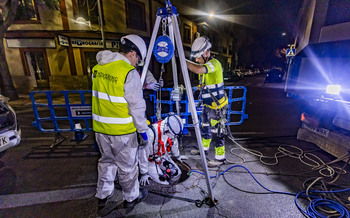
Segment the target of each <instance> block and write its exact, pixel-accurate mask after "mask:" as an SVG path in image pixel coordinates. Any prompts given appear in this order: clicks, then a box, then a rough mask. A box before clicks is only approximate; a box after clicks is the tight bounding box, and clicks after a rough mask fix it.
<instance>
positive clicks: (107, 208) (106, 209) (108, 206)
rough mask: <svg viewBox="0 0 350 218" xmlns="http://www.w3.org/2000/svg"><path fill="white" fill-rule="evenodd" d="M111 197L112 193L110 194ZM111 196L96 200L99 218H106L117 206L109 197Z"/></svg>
mask: <svg viewBox="0 0 350 218" xmlns="http://www.w3.org/2000/svg"><path fill="white" fill-rule="evenodd" d="M112 195H113V193H112ZM112 195H110V196H108V197H106V198H104V199H98V211H97V214H98V215H99V216H102V217H103V216H106V215H108V214H109V213H110V212H112V211H113V210H114V209H115V208H116V207H117V206H118V205H117V202H116V201H112V200H111V197H112Z"/></svg>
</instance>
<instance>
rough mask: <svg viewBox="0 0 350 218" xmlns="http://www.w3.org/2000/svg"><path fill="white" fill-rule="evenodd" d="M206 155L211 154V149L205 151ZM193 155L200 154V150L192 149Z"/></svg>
mask: <svg viewBox="0 0 350 218" xmlns="http://www.w3.org/2000/svg"><path fill="white" fill-rule="evenodd" d="M204 153H205V155H208V154H209V151H204ZM191 154H192V155H200V154H201V153H200V151H199V150H198V149H194V150H191Z"/></svg>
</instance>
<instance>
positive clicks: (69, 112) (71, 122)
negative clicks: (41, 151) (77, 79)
mask: <svg viewBox="0 0 350 218" xmlns="http://www.w3.org/2000/svg"><path fill="white" fill-rule="evenodd" d="M29 95H30V98H31V100H32V108H33V112H34V117H35V121H33V123H32V124H33V126H34V127H37V128H38V129H39V131H41V132H46V133H49V132H54V133H55V139H54V143H53V144H52V145H51V146H50V147H53V146H55V145H58V144H60V143H61V142H63V141H64V140H65V139H66V138H67V137H65V136H63V135H62V134H61V132H75V136H74V138H73V139H72V140H73V141H83V140H85V139H86V137H87V135H85V134H84V131H92V128H91V127H90V126H91V125H90V123H89V121H90V122H91V119H92V117H91V115H92V113H91V103H86V100H85V97H86V96H85V95H88V99H89V100H90V101H91V90H77V91H75V90H74V91H33V92H31V93H30V94H29ZM73 95H74V96H73ZM70 97H71V99H70ZM73 97H76V98H75V99H74V98H73ZM77 97H78V98H77ZM54 101H58V102H59V103H54ZM72 101H73V102H72ZM47 109H48V111H47ZM39 112H40V114H41V113H44V115H43V116H40V115H39ZM58 113H59V114H64V115H57V114H58ZM60 122H67V123H60ZM82 124H83V126H82Z"/></svg>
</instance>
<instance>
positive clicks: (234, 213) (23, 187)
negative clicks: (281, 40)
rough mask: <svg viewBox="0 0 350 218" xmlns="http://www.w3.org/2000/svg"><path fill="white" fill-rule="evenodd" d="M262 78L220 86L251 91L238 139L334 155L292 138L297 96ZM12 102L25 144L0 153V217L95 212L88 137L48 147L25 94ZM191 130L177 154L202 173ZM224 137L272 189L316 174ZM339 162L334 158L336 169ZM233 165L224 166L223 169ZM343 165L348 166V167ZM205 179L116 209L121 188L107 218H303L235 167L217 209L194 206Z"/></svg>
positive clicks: (217, 188) (261, 146)
mask: <svg viewBox="0 0 350 218" xmlns="http://www.w3.org/2000/svg"><path fill="white" fill-rule="evenodd" d="M263 81H264V75H262V74H261V75H256V76H252V77H247V78H245V79H244V80H243V81H239V82H235V83H228V84H225V85H227V86H229V85H235V86H241V85H242V86H246V87H247V88H248V92H247V107H246V113H247V114H248V116H249V117H248V119H247V120H245V121H244V123H243V124H242V125H240V126H232V127H231V131H232V134H233V136H234V137H235V139H236V143H238V144H240V145H242V146H243V147H245V148H249V149H254V150H258V151H259V152H262V153H263V154H264V155H267V156H273V155H274V154H275V153H276V152H278V151H279V149H280V148H281V146H282V147H283V148H286V149H288V150H290V151H293V152H296V153H299V152H300V150H299V149H302V150H303V151H304V152H312V153H313V154H314V155H317V156H318V157H319V158H321V159H322V160H323V161H324V162H328V161H330V160H334V159H335V158H334V157H332V156H330V155H328V154H327V153H325V152H323V151H322V150H320V149H319V148H318V147H317V146H315V145H312V144H309V143H306V142H301V141H298V140H297V139H296V133H297V130H298V128H299V125H300V121H299V120H300V118H299V116H300V111H301V108H302V105H303V104H302V102H301V100H298V99H292V98H286V97H285V95H284V92H283V88H284V87H283V85H284V83H276V84H274V83H269V84H264V83H263ZM10 103H11V105H13V107H14V109H15V110H16V112H17V114H18V117H19V121H20V125H21V129H22V142H21V143H20V145H19V146H17V147H14V148H12V149H9V150H8V151H7V152H6V153H5V154H4V156H3V157H1V158H0V217H97V200H96V199H95V198H94V192H95V186H96V180H97V170H96V165H97V160H98V157H99V153H98V152H97V151H96V149H95V145H94V140H93V134H92V133H91V132H90V133H88V135H89V137H88V138H87V139H86V140H85V141H83V142H81V143H76V142H74V141H71V140H70V139H71V138H72V137H73V136H74V134H73V133H64V135H66V136H68V138H67V140H65V141H64V142H63V143H61V144H60V145H58V146H56V147H53V148H50V145H51V144H52V143H53V139H54V135H53V134H43V133H40V132H39V131H38V130H37V129H36V128H34V127H32V121H34V115H33V112H32V109H31V103H30V102H29V98H22V99H20V100H18V101H16V102H10ZM190 132H191V135H190V136H184V138H183V147H184V149H183V150H182V151H181V153H182V155H187V156H188V157H189V159H188V160H185V162H186V163H187V164H188V165H189V166H190V167H191V169H192V170H198V171H203V168H202V166H201V160H200V157H199V156H192V155H190V151H191V149H193V148H195V147H196V141H195V140H196V139H195V136H194V132H193V131H190ZM226 142H227V146H226V154H227V159H228V161H230V162H234V163H235V164H239V165H243V166H244V167H246V168H247V169H249V170H250V171H251V172H252V173H253V175H254V176H255V177H256V179H257V180H258V181H259V182H261V183H262V184H263V185H265V186H267V187H268V188H269V189H272V190H278V191H284V192H293V193H297V192H299V191H302V190H304V188H303V182H304V181H305V180H306V179H308V178H310V177H317V176H320V172H318V171H315V170H312V167H311V166H310V165H312V164H314V163H313V162H308V164H309V165H306V164H303V163H302V162H301V161H300V160H299V159H298V158H295V157H292V156H290V157H284V158H279V159H278V161H279V162H278V163H277V164H276V165H273V163H274V162H275V159H269V158H265V159H264V158H263V159H262V160H261V161H259V157H257V156H256V155H253V154H251V153H249V152H247V151H246V150H242V149H238V148H239V147H238V145H237V144H236V143H234V142H232V141H231V140H229V139H226ZM291 146H295V147H291ZM213 157H214V149H213V148H211V150H210V154H209V156H208V158H209V159H210V158H213ZM263 162H264V163H265V164H263ZM306 162H307V161H306ZM343 164H344V162H339V163H336V166H338V167H342V166H343ZM231 166H233V165H232V164H231V165H225V166H223V167H221V169H220V170H221V171H220V172H222V171H223V170H224V169H228V168H229V167H231ZM185 168H186V167H185ZM216 170H217V169H211V170H210V175H215V174H216V173H217V172H216ZM345 170H347V171H349V170H350V168H349V166H346V168H345ZM324 173H325V174H327V172H324ZM203 178H204V177H203V176H202V175H201V174H199V173H197V172H193V173H192V174H191V175H190V176H189V178H187V179H186V180H185V181H184V182H182V183H179V184H177V185H174V186H170V187H160V186H158V185H156V184H154V183H152V184H151V185H150V186H149V187H148V189H149V190H150V193H149V196H148V198H147V199H146V200H145V201H144V202H142V203H140V204H138V205H137V206H135V208H134V209H133V210H131V211H128V210H124V209H123V208H121V201H122V200H121V197H120V196H121V192H120V190H117V192H116V195H115V198H116V201H118V206H117V210H115V211H113V212H111V213H110V214H109V215H108V217H124V216H130V217H204V216H205V217H304V216H303V215H302V214H301V213H300V212H299V210H298V209H297V207H296V205H295V204H294V197H293V196H289V195H278V194H271V193H270V194H266V193H267V191H266V190H264V189H262V188H261V187H260V186H259V185H258V184H257V183H256V182H255V181H254V180H253V179H252V177H251V176H250V175H249V174H248V173H247V171H246V170H245V169H243V168H242V167H239V166H237V167H235V168H233V169H230V171H227V172H225V174H223V176H220V177H219V179H218V180H217V181H215V182H216V183H215V184H216V185H213V186H214V188H213V190H214V191H213V194H214V197H215V198H216V199H217V200H218V204H217V206H216V207H209V206H208V205H206V204H205V203H204V205H202V207H196V205H195V203H194V201H195V200H197V199H203V196H202V194H201V190H204V191H207V186H206V183H205V180H204V179H203ZM349 179H350V178H349V175H348V174H346V175H341V176H340V177H339V180H338V181H339V183H340V184H342V183H343V184H347V183H348V182H347V183H346V181H349ZM225 180H226V181H225ZM212 181H213V180H212ZM257 193H260V194H257ZM261 193H264V194H261ZM304 203H306V201H305V202H303V203H301V205H302V206H303V207H304V209H305V204H304ZM347 203H349V202H347Z"/></svg>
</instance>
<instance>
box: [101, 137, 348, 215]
mask: <svg viewBox="0 0 350 218" xmlns="http://www.w3.org/2000/svg"><path fill="white" fill-rule="evenodd" d="M192 138H194V137H191V138H187V139H186V137H185V139H184V144H185V145H186V147H185V149H184V150H183V151H182V152H181V153H182V154H183V155H187V156H188V157H189V159H188V160H186V161H185V162H186V163H187V164H188V165H189V166H190V167H191V170H192V171H193V170H195V171H201V172H203V170H202V167H201V159H200V157H199V156H192V155H190V151H191V149H193V147H194V146H195V144H196V142H195V141H194V140H193V139H192ZM268 141H269V140H267V142H266V141H265V142H264V140H256V141H240V142H239V143H240V144H242V145H243V146H249V147H250V148H254V149H255V150H258V151H260V152H263V153H264V154H265V155H268V154H270V155H271V154H272V153H271V152H273V153H275V152H277V145H278V144H280V145H283V144H285V143H286V142H287V143H290V142H293V143H294V145H298V146H300V147H301V148H302V149H305V150H319V149H317V148H316V147H315V146H313V145H311V144H308V143H301V142H299V141H297V140H295V139H277V140H276V141H274V139H273V142H268ZM266 143H268V144H269V145H268V147H267V146H266ZM264 144H265V145H264ZM272 144H273V145H274V146H273V147H270V146H272ZM232 148H236V146H234V145H233V142H231V141H229V140H227V147H226V151H227V153H226V155H227V159H228V160H229V161H232V162H235V164H228V165H225V166H222V167H221V168H220V169H214V168H209V174H210V175H211V176H215V175H218V174H221V173H222V172H224V171H225V170H227V169H229V168H230V169H229V170H228V171H226V172H225V173H223V174H221V175H220V176H219V178H218V179H216V178H212V179H211V183H212V188H213V195H214V197H215V199H216V200H217V205H216V206H215V207H210V206H209V205H207V204H206V203H205V202H202V201H203V200H204V198H205V197H206V196H207V193H206V192H207V185H206V181H205V177H204V176H203V175H201V174H200V173H197V172H192V173H191V174H190V176H189V178H188V179H186V180H185V181H184V182H182V183H179V184H177V185H174V186H168V187H167V186H161V185H159V184H155V183H151V185H149V186H148V187H147V188H148V190H149V195H148V197H147V198H146V199H145V201H143V202H141V203H140V204H138V205H136V206H135V208H134V209H133V210H131V211H130V210H125V209H123V208H122V199H121V191H120V190H117V191H116V193H115V195H114V196H115V198H116V201H117V205H118V207H117V209H116V210H114V211H112V212H111V213H110V214H109V215H107V216H106V217H304V216H303V215H302V213H301V212H300V211H299V210H298V208H297V206H296V205H295V203H294V197H295V196H291V195H286V194H275V193H271V192H268V191H267V190H265V189H263V188H262V187H261V186H260V185H259V184H258V183H257V182H255V181H254V179H253V178H252V176H251V175H250V174H249V173H248V172H247V171H246V170H245V169H244V168H243V167H242V166H244V167H246V168H247V169H248V170H250V171H251V173H252V174H253V175H254V177H255V178H256V179H257V181H259V182H260V183H261V184H262V185H263V186H265V187H266V188H268V189H271V190H274V191H279V192H291V193H298V192H300V191H303V188H302V185H303V182H304V181H305V180H306V179H307V178H310V177H312V176H315V177H316V176H320V175H319V172H317V171H312V170H311V168H310V167H309V166H306V165H305V164H303V163H302V162H301V161H300V160H299V159H295V158H291V157H285V158H279V163H278V164H277V165H275V166H268V165H264V164H262V163H261V162H260V161H259V160H258V158H257V157H255V156H253V155H251V154H249V153H247V152H246V151H243V150H241V149H238V150H236V149H233V151H234V153H235V154H236V155H237V156H236V155H233V154H232V153H230V150H231V149H232ZM289 149H292V148H289ZM318 152H320V151H317V153H318ZM318 155H319V156H320V157H321V158H322V159H324V160H325V161H327V159H328V158H329V156H328V155H326V154H323V152H320V153H318ZM213 156H214V151H213V150H211V151H210V154H209V156H208V158H209V159H210V158H213ZM242 160H244V163H242ZM266 161H268V162H270V163H272V162H273V161H272V162H271V161H269V160H266ZM342 164H343V163H342ZM347 168H348V170H349V166H348V167H347ZM301 171H309V173H306V174H305V173H304V174H303V173H301V174H300V175H297V176H296V175H295V174H298V172H301ZM348 179H350V177H349V175H346V176H344V177H343V178H341V179H340V180H342V181H349V180H348ZM196 201H198V202H200V203H203V204H202V205H200V204H199V205H198V204H197V206H196ZM299 203H300V206H301V207H302V208H303V209H305V208H306V206H307V204H308V202H306V201H300V202H299ZM305 203H306V204H305Z"/></svg>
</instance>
